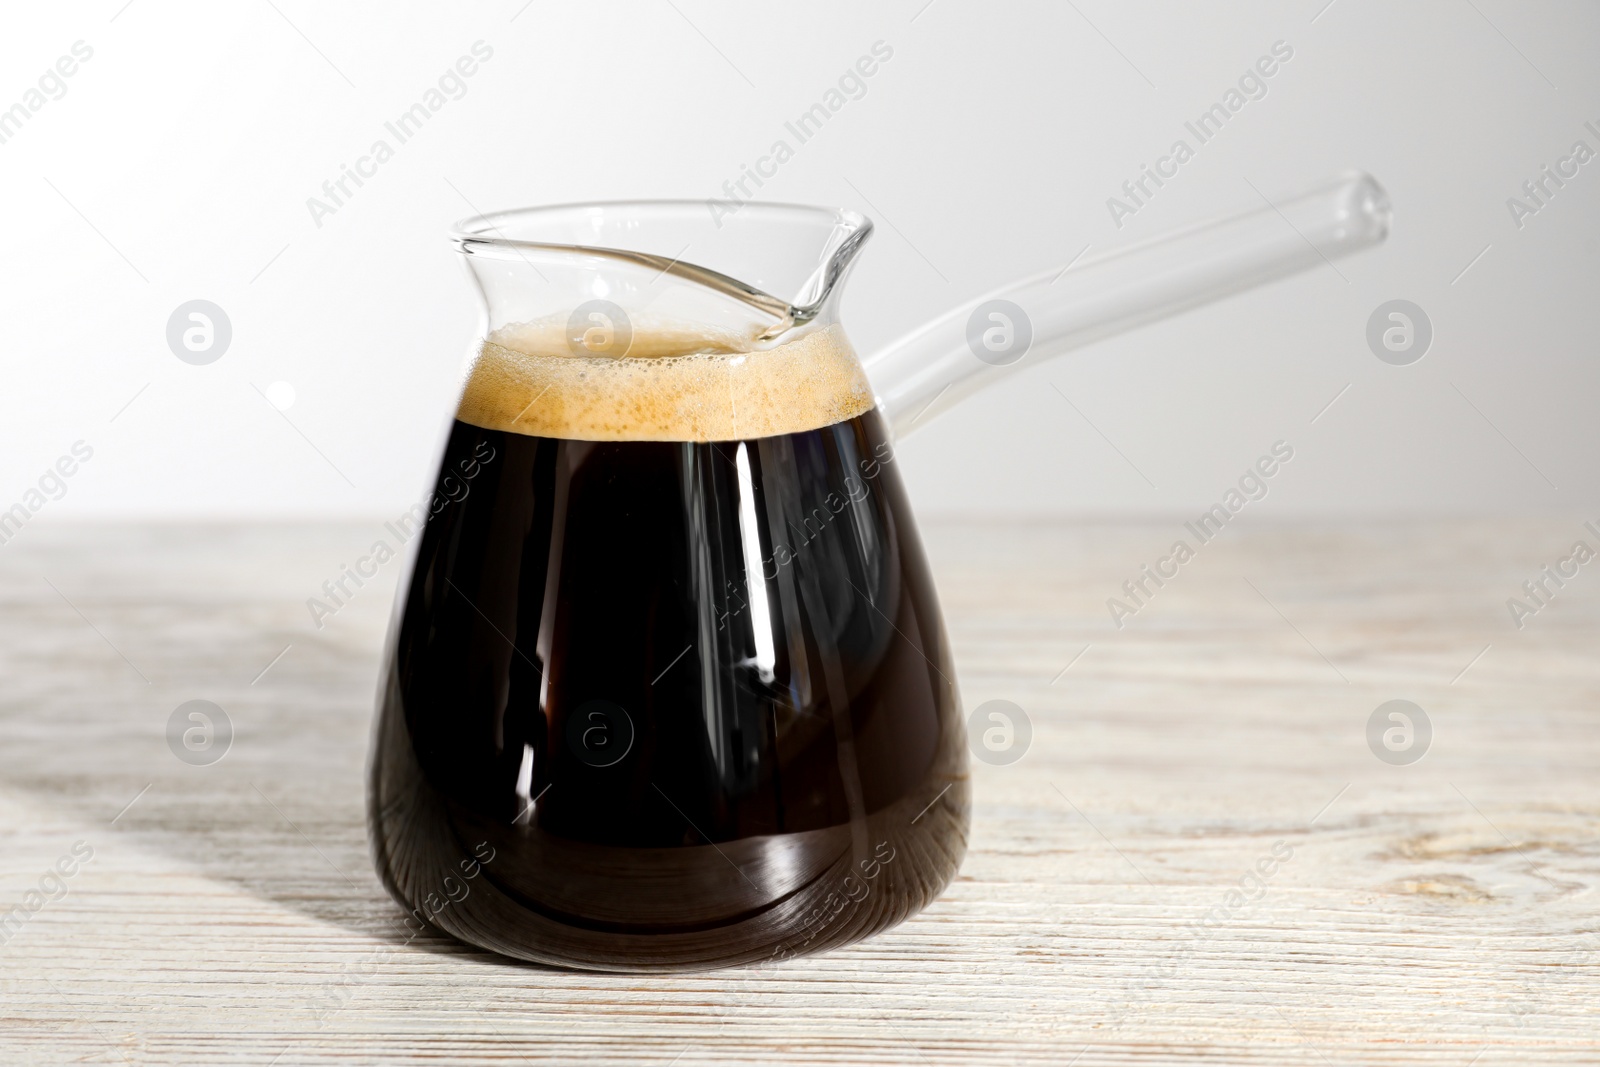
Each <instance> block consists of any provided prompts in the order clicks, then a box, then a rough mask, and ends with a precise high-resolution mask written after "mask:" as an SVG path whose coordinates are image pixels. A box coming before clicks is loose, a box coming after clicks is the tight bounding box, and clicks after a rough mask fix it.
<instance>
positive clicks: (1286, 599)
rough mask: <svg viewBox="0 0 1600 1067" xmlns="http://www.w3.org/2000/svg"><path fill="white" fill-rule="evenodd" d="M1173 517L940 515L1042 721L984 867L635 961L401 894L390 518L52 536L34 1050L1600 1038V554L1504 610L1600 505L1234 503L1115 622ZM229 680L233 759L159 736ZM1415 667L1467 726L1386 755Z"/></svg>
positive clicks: (963, 647) (336, 1055)
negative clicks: (584, 952)
mask: <svg viewBox="0 0 1600 1067" xmlns="http://www.w3.org/2000/svg"><path fill="white" fill-rule="evenodd" d="M1178 533H1179V527H1178V526H1177V524H1143V525H1090V526H1081V525H1080V526H1069V525H1033V526H1030V525H1015V524H1014V525H1009V526H1003V525H987V526H984V525H969V526H960V525H949V524H932V525H930V526H929V527H928V528H927V529H926V530H925V538H926V540H927V542H928V545H929V551H930V555H931V557H932V559H933V563H934V567H935V572H936V575H937V578H938V582H939V588H940V594H941V596H942V598H943V602H944V608H945V613H946V616H947V619H948V624H949V627H950V632H951V637H952V641H953V644H954V648H955V651H956V658H957V663H958V667H959V671H960V683H961V687H962V694H963V700H964V702H965V706H966V707H968V708H969V709H970V708H973V707H975V706H977V705H978V704H980V703H982V702H983V701H986V700H989V699H995V698H1003V699H1006V700H1011V701H1014V702H1015V703H1017V704H1018V705H1020V706H1022V707H1023V708H1024V709H1025V710H1026V711H1027V713H1028V716H1029V718H1030V720H1031V723H1032V727H1033V738H1032V742H1031V747H1030V748H1029V750H1028V751H1027V753H1026V755H1025V756H1024V757H1023V758H1022V759H1021V760H1020V761H1019V762H1017V763H1014V764H1012V765H1010V766H989V765H986V764H982V763H977V764H975V766H974V796H975V808H974V825H973V834H972V845H971V849H970V851H969V853H968V856H967V859H966V862H965V865H964V866H963V868H962V871H961V873H960V875H959V876H958V879H957V881H956V882H955V883H954V884H953V885H952V886H951V887H950V889H949V890H948V891H947V892H946V893H945V894H944V896H943V897H941V898H940V899H939V900H938V901H936V902H935V903H934V904H933V905H932V906H931V907H930V908H929V909H928V910H927V911H926V912H924V913H923V914H922V915H920V916H918V917H916V918H915V919H913V920H911V921H909V922H907V923H905V924H903V925H902V926H900V927H898V928H896V929H894V930H892V931H890V932H889V933H887V934H884V935H882V936H879V937H877V938H874V939H872V940H870V941H868V942H865V943H863V944H861V945H858V946H855V947H852V948H850V949H848V950H844V951H840V952H836V953H833V954H829V955H822V956H818V957H812V958H805V959H799V960H794V961H790V962H787V963H784V964H782V965H778V966H773V967H767V968H757V969H744V970H737V971H722V972H713V973H709V974H694V975H686V976H666V977H650V978H640V977H638V976H601V975H593V974H568V973H562V972H555V971H547V970H539V969H536V968H531V967H527V966H522V965H518V964H514V963H509V962H506V961H503V960H500V959H498V958H495V957H493V956H490V955H488V954H485V953H482V952H478V951H475V950H471V949H467V948H465V947H463V946H460V945H458V944H455V943H453V942H450V941H447V940H443V939H438V938H434V937H431V936H425V937H416V938H413V937H412V936H411V934H410V933H409V932H408V931H406V930H405V929H404V928H403V927H401V926H400V925H399V924H398V919H399V910H398V908H397V907H396V906H395V905H393V904H392V903H391V902H390V901H389V899H388V898H387V896H386V895H385V894H384V893H383V891H382V889H381V888H380V887H379V885H378V883H377V880H376V878H375V877H374V875H373V873H372V869H371V864H370V860H369V858H368V854H367V844H366V835H365V827H364V821H363V819H364V815H363V768H364V762H365V755H366V745H367V739H368V729H369V724H370V716H371V704H372V697H373V690H374V686H375V676H376V669H377V658H378V652H379V646H380V644H381V641H382V638H383V634H384V629H385V626H386V623H387V616H388V610H389V603H390V597H391V594H392V583H393V581H394V579H395V573H394V572H395V570H396V569H397V568H396V566H395V565H394V564H390V565H389V566H388V569H387V570H386V571H385V572H384V573H383V574H381V575H380V577H379V578H378V579H375V580H374V581H373V582H371V583H369V584H368V585H367V586H366V587H365V588H363V589H362V590H361V591H360V592H359V594H358V595H357V596H356V597H355V598H354V599H353V600H352V601H351V603H349V604H348V606H346V607H344V608H343V609H341V610H340V611H339V613H338V614H337V615H335V616H334V617H333V618H332V619H329V620H327V624H326V626H325V628H323V629H321V630H317V629H316V628H314V626H313V625H312V621H311V618H310V616H309V614H308V613H307V610H306V607H305V600H306V598H307V597H309V596H312V595H314V594H315V593H316V592H317V590H318V587H319V586H320V585H321V583H322V582H323V580H324V579H328V578H331V577H334V576H335V575H336V574H337V572H338V570H339V567H340V565H341V564H343V563H348V562H350V561H352V559H353V558H354V557H355V555H357V554H359V553H360V552H361V551H363V550H364V549H365V547H366V546H367V545H369V544H370V543H371V542H372V541H373V540H374V539H375V538H376V537H378V536H381V535H382V530H381V527H380V525H379V524H378V523H371V524H350V525H339V526H276V527H275V526H249V527H245V526H236V527H178V526H98V527H96V526H85V527H73V526H66V525H56V526H54V527H51V526H47V525H37V526H30V527H28V528H27V529H26V530H25V531H23V533H22V534H21V535H19V536H18V537H17V538H15V539H14V540H13V541H12V542H11V543H10V544H7V545H6V546H4V547H3V548H0V636H3V641H0V668H3V670H0V677H3V678H4V685H3V690H0V774H3V778H0V828H3V829H0V835H3V837H4V848H3V850H0V917H3V916H4V915H5V914H6V913H7V912H9V911H10V909H12V908H14V907H22V909H23V911H24V912H27V911H28V908H27V905H28V904H29V902H30V901H32V902H34V903H39V902H40V901H42V903H39V906H38V907H37V909H36V910H34V911H32V912H31V913H30V914H26V915H25V916H24V918H23V919H22V920H20V921H12V922H10V923H9V924H6V923H4V921H3V918H0V940H3V941H4V942H5V943H4V944H3V945H0V992H3V995H4V1000H3V1007H0V1015H3V1018H4V1021H3V1024H0V1062H3V1063H6V1064H13V1063H17V1064H22V1063H106V1064H116V1063H130V1064H170V1063H181V1064H187V1063H194V1064H221V1063H230V1064H233V1063H237V1064H263V1065H264V1064H271V1063H277V1064H282V1065H289V1064H302V1063H304V1064H353V1063H384V1064H409V1063H451V1064H457V1063H459V1064H512V1063H518V1064H520V1063H530V1062H532V1063H544V1062H552V1063H570V1062H573V1061H575V1060H578V1059H583V1060H586V1061H592V1062H597V1063H660V1064H667V1063H677V1064H680V1065H690V1064H699V1063H751V1062H762V1063H819V1064H842V1063H905V1064H1017V1063H1024V1064H1031V1063H1053V1064H1067V1063H1077V1064H1080V1065H1083V1067H1089V1065H1094V1064H1132V1063H1139V1064H1146V1063H1175V1062H1179V1061H1186V1060H1192V1059H1196V1058H1205V1059H1207V1060H1208V1061H1209V1062H1218V1063H1260V1064H1301V1063H1304V1064H1339V1065H1343V1064H1387V1063H1394V1064H1423V1063H1426V1064H1454V1065H1460V1067H1466V1065H1467V1064H1470V1063H1474V1062H1475V1063H1477V1064H1479V1065H1483V1067H1487V1065H1494V1064H1513V1063H1516V1064H1525V1063H1535V1062H1538V1063H1595V1062H1600V1014H1597V1007H1600V895H1597V894H1596V892H1595V888H1596V885H1597V884H1600V842H1597V837H1600V775H1597V774H1596V767H1597V765H1600V660H1597V652H1600V645H1597V641H1596V638H1597V636H1600V571H1594V572H1593V573H1590V571H1591V569H1592V568H1585V569H1584V572H1583V573H1581V574H1580V576H1579V577H1577V578H1575V579H1573V580H1571V581H1570V582H1569V583H1568V585H1567V586H1565V587H1564V588H1563V589H1561V590H1560V591H1559V593H1558V594H1557V596H1556V597H1555V599H1554V600H1553V602H1552V603H1551V604H1550V606H1549V607H1547V608H1544V609H1542V610H1541V611H1540V612H1539V613H1538V614H1537V615H1536V616H1535V617H1534V618H1532V619H1529V620H1527V621H1526V622H1527V624H1526V626H1525V627H1524V628H1523V629H1522V630H1520V631H1519V630H1517V629H1516V628H1514V627H1513V626H1512V624H1511V620H1510V617H1509V614H1508V612H1507V611H1506V607H1505V600H1506V598H1507V597H1509V596H1512V595H1513V594H1515V593H1517V592H1518V590H1519V588H1520V586H1521V583H1522V582H1523V581H1524V580H1525V579H1527V578H1529V577H1532V576H1533V575H1534V574H1536V572H1537V571H1538V570H1539V568H1540V567H1541V566H1543V565H1544V564H1545V563H1548V562H1551V561H1552V560H1554V559H1556V558H1558V557H1559V556H1560V555H1563V554H1565V551H1566V550H1567V548H1568V547H1570V545H1571V544H1572V542H1573V541H1574V540H1576V539H1577V538H1578V537H1580V536H1582V533H1581V531H1580V530H1579V527H1578V523H1577V522H1576V521H1567V520H1549V521H1526V522H1508V521H1497V522H1488V521H1482V522H1460V523H1433V524H1419V523H1412V524H1374V525H1366V526H1362V525H1351V524H1345V525H1329V524H1316V525H1309V524H1308V525H1301V526H1293V525H1290V526H1271V525H1267V524H1264V523H1256V524H1255V525H1252V526H1249V527H1240V528H1238V529H1229V530H1227V531H1226V532H1225V533H1224V534H1223V535H1222V536H1220V537H1219V538H1218V539H1217V540H1216V541H1215V542H1213V543H1211V544H1208V545H1206V546H1204V547H1203V548H1202V549H1201V550H1200V553H1199V555H1198V556H1197V558H1196V559H1194V560H1193V561H1191V562H1190V563H1188V564H1187V565H1185V567H1184V568H1183V570H1182V571H1181V572H1180V574H1179V576H1178V577H1177V578H1175V579H1173V580H1172V581H1170V582H1169V583H1168V584H1167V585H1166V586H1165V587H1164V588H1162V589H1161V590H1160V591H1159V592H1158V593H1157V594H1156V596H1155V597H1154V599H1153V600H1152V601H1151V602H1150V603H1149V604H1148V606H1146V607H1144V608H1143V609H1142V610H1140V611H1139V613H1138V614H1137V615H1136V616H1134V617H1133V618H1132V619H1129V620H1125V621H1126V625H1125V626H1124V627H1123V628H1122V629H1120V630H1119V629H1117V628H1116V627H1114V626H1113V624H1112V621H1111V619H1110V616H1109V614H1108V612H1107V609H1106V605H1105V600H1106V598H1107V597H1109V596H1113V595H1117V594H1118V591H1119V588H1120V586H1121V584H1122V582H1123V581H1124V580H1126V579H1130V578H1133V577H1136V576H1137V572H1138V569H1139V567H1140V565H1141V564H1143V563H1148V562H1153V561H1154V560H1155V558H1157V557H1158V556H1159V555H1161V554H1163V553H1164V552H1165V550H1166V548H1167V546H1169V545H1170V544H1171V542H1172V540H1173V538H1174V537H1175V536H1177V535H1178ZM1086 646H1087V651H1084V649H1085V647H1086ZM1485 646H1489V648H1488V651H1486V652H1485V651H1483V650H1484V648H1485ZM286 647H287V652H283V650H284V649H285V648H286ZM280 652H283V654H282V656H281V658H278V659H277V660H276V661H275V662H274V657H277V656H279V653H280ZM1080 653H1081V655H1080ZM1480 653H1481V655H1480ZM1475 657H1477V658H1476V659H1475ZM269 663H270V664H271V666H270V669H266V668H268V665H269ZM1069 664H1070V669H1066V670H1065V673H1062V672H1063V669H1064V668H1068V667H1069ZM1469 664H1470V668H1469ZM264 669H265V673H262V672H263V670H264ZM1463 672H1464V673H1463ZM258 676H259V677H258ZM197 698H198V699H206V700H211V701H214V702H215V703H217V704H218V705H220V706H221V707H223V708H224V709H225V710H226V712H227V714H228V716H229V718H230V719H231V721H232V723H233V726H234V730H235V737H234V740H233V743H232V747H231V750H230V751H229V752H228V753H227V755H226V757H225V758H223V759H222V760H221V761H220V762H217V763H215V764H213V765H211V766H204V767H198V766H188V765H185V764H184V763H181V762H179V760H177V759H176V758H175V757H174V756H173V755H172V753H171V752H170V751H169V750H168V747H167V743H166V739H165V730H166V725H167V720H168V717H169V716H170V715H171V713H172V711H173V709H174V708H176V707H177V706H178V705H179V704H180V703H182V702H184V701H187V700H191V699H197ZM1392 698H1404V699H1408V700H1412V701H1415V702H1416V703H1417V704H1419V705H1421V706H1422V707H1423V708H1425V709H1426V711H1427V713H1428V715H1429V716H1430V718H1431V720H1432V723H1433V727H1434V737H1433V741H1432V747H1431V749H1430V750H1429V752H1428V753H1427V755H1426V757H1425V758H1423V759H1422V760H1421V761H1420V762H1417V763H1415V764H1412V765H1410V766H1390V765H1387V764H1385V763H1383V762H1380V761H1379V760H1378V759H1377V758H1375V757H1374V755H1373V754H1372V753H1371V752H1370V751H1369V750H1368V748H1367V744H1366V740H1365V729H1366V723H1367V719H1368V716H1369V715H1370V714H1371V713H1372V711H1373V709H1375V708H1376V707H1377V706H1378V705H1379V704H1380V703H1382V702H1384V701H1386V700H1389V699H1392ZM147 787H148V788H147ZM135 798H137V799H135ZM130 802H132V804H131V806H129V804H130ZM124 809H126V810H124ZM119 813H120V814H119ZM76 842H83V843H84V844H83V845H81V846H79V847H80V851H81V850H82V849H86V848H92V850H93V858H92V859H90V860H88V861H87V862H85V863H83V864H82V865H81V868H79V869H77V870H76V872H75V873H73V874H72V875H71V876H70V877H62V878H60V880H59V883H58V882H57V881H56V880H55V879H54V878H52V877H51V876H49V875H47V871H49V870H50V869H51V868H52V865H54V864H55V863H56V862H57V861H58V859H61V858H62V857H64V856H70V855H71V852H72V849H73V847H74V843H76ZM72 865H73V864H72V863H71V862H67V863H65V864H64V866H72ZM1252 871H1255V872H1257V873H1256V874H1255V875H1254V876H1252V874H1251V872H1252ZM1262 872H1269V873H1265V874H1264V873H1262ZM1241 884H1243V885H1244V886H1245V888H1246V889H1247V890H1248V894H1246V892H1244V891H1243V890H1240V891H1239V892H1238V893H1237V895H1230V894H1233V893H1234V891H1235V890H1238V889H1239V887H1240V886H1241ZM58 885H59V887H61V888H60V889H58ZM61 889H64V895H62V893H61ZM30 892H37V893H38V896H37V897H30V896H29V894H30ZM49 897H56V898H57V899H45V898H49ZM1475 1057H1476V1059H1475Z"/></svg>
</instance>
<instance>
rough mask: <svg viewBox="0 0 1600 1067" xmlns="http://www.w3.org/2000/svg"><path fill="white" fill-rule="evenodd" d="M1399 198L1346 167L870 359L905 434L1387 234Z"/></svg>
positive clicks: (1025, 286)
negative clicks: (1022, 375) (1029, 376)
mask: <svg viewBox="0 0 1600 1067" xmlns="http://www.w3.org/2000/svg"><path fill="white" fill-rule="evenodd" d="M1389 217H1390V209H1389V198H1388V195H1387V194H1386V193H1385V192H1384V190H1383V187H1382V186H1380V185H1379V184H1378V183H1377V181H1376V180H1374V179H1373V178H1372V177H1371V176H1370V175H1367V174H1347V175H1343V176H1341V177H1339V178H1337V179H1334V180H1333V181H1330V182H1327V183H1325V184H1323V185H1320V186H1318V187H1317V188H1315V189H1312V190H1310V191H1308V192H1305V193H1302V194H1300V195H1298V196H1295V197H1293V198H1291V199H1288V200H1283V201H1280V202H1277V203H1269V204H1268V205H1266V206H1263V207H1262V208H1260V209H1258V210H1255V211H1251V212H1248V213H1247V214H1243V215H1236V216H1234V217H1232V218H1228V219H1223V220H1221V221H1217V222H1211V223H1206V224H1203V225H1200V226H1195V227H1192V228H1189V229H1185V230H1179V231H1176V232H1174V233H1169V234H1165V235H1163V236H1160V237H1155V238H1152V239H1150V240H1148V241H1143V242H1140V243H1138V244H1134V245H1130V246H1128V247H1126V248H1117V249H1111V250H1109V251H1107V252H1106V253H1104V254H1101V255H1090V256H1089V257H1087V258H1085V259H1083V260H1082V261H1080V262H1077V263H1074V264H1072V265H1070V266H1069V267H1068V268H1067V269H1065V270H1061V269H1057V270H1050V271H1045V272H1044V273H1042V274H1037V275H1034V276H1032V277H1029V278H1022V279H1019V280H1018V281H1015V282H1012V283H1011V284H1010V285H1006V286H1003V287H1001V288H999V289H996V290H995V291H993V292H991V293H988V294H986V295H984V296H982V297H979V298H978V299H976V300H973V301H970V302H968V303H966V304H964V305H962V306H961V307H958V308H956V309H955V310H954V311H951V312H950V313H949V314H946V315H944V316H942V317H940V318H938V319H935V320H934V321H933V322H931V323H929V324H928V325H926V326H924V327H922V328H921V329H918V330H916V331H914V332H912V333H909V334H907V335H906V336H904V337H902V338H900V339H899V340H897V341H895V342H894V343H892V344H890V345H889V346H888V347H886V348H884V349H881V350H880V351H878V352H876V353H874V354H873V355H872V356H870V357H868V359H867V360H866V369H867V377H868V379H869V380H870V381H871V383H872V386H873V389H874V391H875V392H876V394H877V397H878V406H879V408H880V409H881V410H882V411H883V412H884V413H885V415H886V417H887V418H888V419H889V422H890V424H891V425H892V426H893V428H894V432H895V434H896V436H902V437H903V436H904V435H906V434H908V433H910V432H911V431H912V430H914V429H916V428H918V427H920V426H924V425H926V424H927V423H928V422H930V421H931V420H932V419H933V418H934V416H936V415H938V414H939V413H940V412H942V411H944V410H946V409H948V408H949V407H951V406H952V405H953V404H955V403H957V402H958V401H960V400H961V399H962V398H963V397H967V396H970V395H971V394H973V393H975V392H977V391H978V390H980V389H983V388H985V387H986V386H988V385H991V384H992V383H994V382H996V381H998V380H999V379H1000V378H1001V377H1003V376H1004V375H1006V374H1008V373H1010V372H1011V371H1013V370H1016V369H1018V368H1020V367H1023V366H1027V365H1029V364H1031V363H1037V362H1039V361H1040V360H1043V359H1050V358H1052V357H1054V356H1058V355H1060V354H1061V353H1063V352H1067V351H1070V350H1072V349H1074V348H1078V347H1080V346H1082V345H1085V344H1088V343H1089V342H1091V341H1097V340H1099V339H1101V338H1103V337H1109V336H1111V335H1113V334H1118V333H1122V332H1123V331H1125V330H1131V329H1134V328H1136V327H1139V326H1143V325H1144V324H1145V323H1147V322H1154V321H1156V320H1157V319H1163V318H1166V317H1167V316H1169V315H1174V314H1177V313H1178V312H1180V311H1184V310H1187V309H1188V308H1192V307H1197V306H1199V305H1201V304H1206V303H1210V302H1211V301H1213V300H1220V299H1222V298H1223V297H1225V296H1231V295H1232V294H1234V293H1239V292H1243V291H1244V290H1246V289H1252V288H1254V287H1256V286H1258V285H1263V284H1265V283H1267V282H1270V281H1274V280H1276V279H1278V278H1283V277H1286V276H1288V275H1290V274H1294V273H1297V272H1299V271H1303V270H1309V269H1311V268H1314V267H1317V266H1320V265H1323V264H1329V263H1331V262H1332V261H1333V260H1335V259H1337V258H1339V257H1340V256H1345V255H1349V254H1350V253H1351V252H1355V251H1358V250H1360V249H1363V248H1367V247H1369V246H1371V245H1375V244H1378V243H1380V242H1381V241H1383V239H1384V238H1385V237H1387V236H1388V234H1389Z"/></svg>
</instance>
